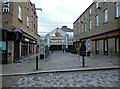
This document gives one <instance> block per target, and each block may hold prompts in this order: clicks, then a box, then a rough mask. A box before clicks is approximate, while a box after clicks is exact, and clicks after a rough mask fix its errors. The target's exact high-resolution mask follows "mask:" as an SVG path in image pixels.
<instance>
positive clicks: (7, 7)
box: [3, 0, 10, 12]
mask: <svg viewBox="0 0 120 89" xmlns="http://www.w3.org/2000/svg"><path fill="white" fill-rule="evenodd" d="M3 12H10V3H9V0H4V3H3Z"/></svg>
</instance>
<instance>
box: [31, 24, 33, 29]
mask: <svg viewBox="0 0 120 89" xmlns="http://www.w3.org/2000/svg"><path fill="white" fill-rule="evenodd" d="M31 30H33V22H31Z"/></svg>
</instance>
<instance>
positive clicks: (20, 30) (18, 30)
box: [14, 29, 23, 34]
mask: <svg viewBox="0 0 120 89" xmlns="http://www.w3.org/2000/svg"><path fill="white" fill-rule="evenodd" d="M14 32H19V33H21V34H22V33H23V31H22V29H15V30H14Z"/></svg>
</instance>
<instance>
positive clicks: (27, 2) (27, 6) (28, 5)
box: [27, 0, 29, 8]
mask: <svg viewBox="0 0 120 89" xmlns="http://www.w3.org/2000/svg"><path fill="white" fill-rule="evenodd" d="M27 8H29V0H28V1H27Z"/></svg>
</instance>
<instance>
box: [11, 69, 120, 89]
mask: <svg viewBox="0 0 120 89" xmlns="http://www.w3.org/2000/svg"><path fill="white" fill-rule="evenodd" d="M118 72H120V70H99V71H80V72H69V73H68V72H64V73H47V74H35V75H26V76H23V77H21V78H20V79H19V80H18V81H17V83H16V84H15V85H13V87H106V88H107V87H111V88H112V87H116V88H117V87H118V86H119V80H118V76H119V73H118ZM116 88H115V89H116Z"/></svg>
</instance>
